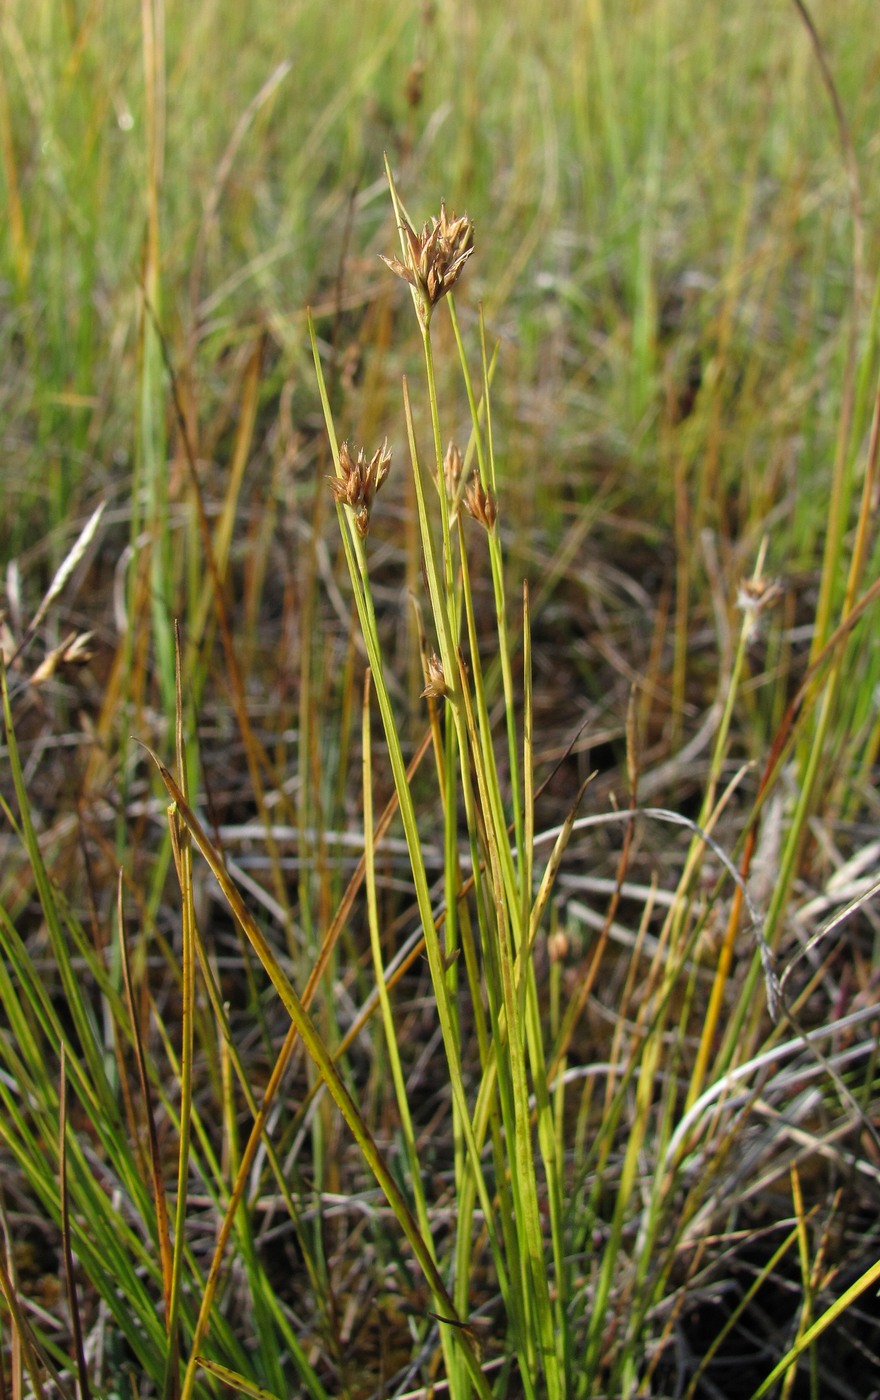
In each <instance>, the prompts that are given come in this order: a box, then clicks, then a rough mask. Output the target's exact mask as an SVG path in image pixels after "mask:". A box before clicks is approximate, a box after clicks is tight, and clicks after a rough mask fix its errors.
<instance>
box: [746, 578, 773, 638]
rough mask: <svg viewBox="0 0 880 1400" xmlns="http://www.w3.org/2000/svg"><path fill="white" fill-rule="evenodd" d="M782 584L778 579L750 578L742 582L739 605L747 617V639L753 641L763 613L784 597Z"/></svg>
mask: <svg viewBox="0 0 880 1400" xmlns="http://www.w3.org/2000/svg"><path fill="white" fill-rule="evenodd" d="M782 593H783V588H782V584H781V583H779V581H778V580H777V579H765V578H749V579H743V580H742V581H741V582H740V585H739V589H738V590H737V599H736V603H737V607H738V608H739V609H740V610H741V611H742V613H743V615H744V617H745V633H746V640H747V641H752V640H753V639H754V637H755V636H756V634H757V632H758V630H759V628H760V626H761V615H762V613H764V612H765V611H766V609H767V608H769V607H772V605H773V604H774V603H775V602H777V601H778V600H779V598H781V597H782Z"/></svg>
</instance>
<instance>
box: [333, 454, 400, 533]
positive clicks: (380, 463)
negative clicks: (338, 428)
mask: <svg viewBox="0 0 880 1400" xmlns="http://www.w3.org/2000/svg"><path fill="white" fill-rule="evenodd" d="M390 466H391V449H390V448H389V446H388V439H387V438H386V439H385V441H384V442H383V444H382V446H381V447H379V448H377V449H376V451H375V452H374V453H373V455H372V457H371V458H370V459H369V461H368V460H367V455H366V453H365V452H364V450H363V448H360V449H359V450H358V452H357V454H356V455H353V454H352V451H351V448H350V447H349V445H348V443H347V442H344V443H342V445H341V446H340V448H339V475H338V476H331V477H330V478H329V481H330V490H331V491H332V492H333V495H334V497H335V498H336V500H337V501H338V502H339V503H340V504H341V505H345V506H348V508H349V510H351V511H353V512H354V521H355V525H356V526H357V532H358V534H359V535H360V537H361V539H364V538H365V536H366V534H367V531H368V530H369V528H370V512H371V510H372V509H373V502H374V500H375V499H376V494H377V492H378V491H379V490H380V489H381V487H382V485H383V484H384V482H385V478H386V477H387V475H388V471H389V469H390Z"/></svg>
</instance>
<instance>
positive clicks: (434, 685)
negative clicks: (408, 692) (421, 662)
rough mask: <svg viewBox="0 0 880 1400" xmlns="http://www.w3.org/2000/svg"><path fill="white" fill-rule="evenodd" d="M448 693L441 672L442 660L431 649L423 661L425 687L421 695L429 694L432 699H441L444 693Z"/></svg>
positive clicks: (444, 678) (447, 687)
mask: <svg viewBox="0 0 880 1400" xmlns="http://www.w3.org/2000/svg"><path fill="white" fill-rule="evenodd" d="M448 694H449V686H448V685H447V684H446V677H445V676H444V674H443V662H442V661H441V660H440V657H439V656H438V655H437V653H436V652H433V651H432V652H431V655H430V656H429V657H428V660H427V661H426V663H425V688H424V690H423V691H422V695H423V696H430V697H431V699H433V700H442V699H443V697H444V695H448Z"/></svg>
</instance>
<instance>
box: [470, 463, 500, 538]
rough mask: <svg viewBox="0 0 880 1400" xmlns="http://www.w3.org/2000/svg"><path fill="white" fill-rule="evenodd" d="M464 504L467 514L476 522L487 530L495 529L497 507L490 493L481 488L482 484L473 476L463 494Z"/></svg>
mask: <svg viewBox="0 0 880 1400" xmlns="http://www.w3.org/2000/svg"><path fill="white" fill-rule="evenodd" d="M464 503H465V506H466V507H467V510H468V513H469V514H470V515H472V516H473V517H474V519H475V520H478V521H479V522H480V524H481V525H483V526H484V527H485V529H487V530H493V529H494V528H495V521H496V520H497V519H498V507H497V506H496V504H495V498H494V497H493V495H492V492H491V491H486V490H484V488H483V483H482V482H481V481H480V478H479V477H478V476H477V475H476V474H475V475H474V479H473V481H472V482H471V484H470V486H469V487H468V488H467V490H466V491H465V493H464Z"/></svg>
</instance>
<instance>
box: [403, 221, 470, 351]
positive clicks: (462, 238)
mask: <svg viewBox="0 0 880 1400" xmlns="http://www.w3.org/2000/svg"><path fill="white" fill-rule="evenodd" d="M401 230H402V232H403V236H404V241H405V243H406V248H405V251H404V261H403V262H401V261H400V259H399V258H386V257H385V255H384V253H382V254H380V257H381V258H382V261H383V262H385V263H387V265H388V266H389V267H390V268H391V271H392V272H394V273H396V274H397V276H398V277H402V278H403V280H404V281H405V282H408V283H409V285H410V286H411V287H414V288H415V290H416V292H417V293H418V297H419V301H420V303H421V316H422V320H423V321H424V322H425V323H427V320H428V319H429V317H430V314H431V310H432V309H433V308H434V307H435V306H436V305H437V302H438V301H439V300H440V298H441V297H444V296H445V295H446V293H447V292H448V291H451V289H452V288H453V287H454V286H455V284H456V282H457V281H458V279H459V277H460V276H461V273H462V269H463V268H464V265H465V263H466V262H467V260H468V258H469V257H470V255H471V253H472V252H473V251H474V226H473V224H472V223H471V221H470V219H469V218H468V217H467V215H466V214H465V215H463V216H462V217H461V218H460V219H457V218H456V217H455V215H454V214H453V215H452V216H451V217H448V216H447V214H446V205H445V204H443V203H441V205H440V218H439V219H434V218H432V219H431V223H430V224H425V226H424V228H423V229H422V232H421V235H419V234H417V233H416V231H415V229H414V228H413V227H412V225H411V224H410V223H409V222H408V220H406V219H404V220H403V223H402V224H401Z"/></svg>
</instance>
